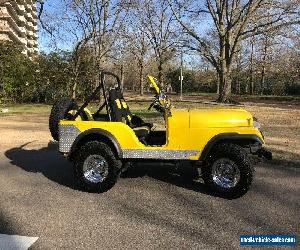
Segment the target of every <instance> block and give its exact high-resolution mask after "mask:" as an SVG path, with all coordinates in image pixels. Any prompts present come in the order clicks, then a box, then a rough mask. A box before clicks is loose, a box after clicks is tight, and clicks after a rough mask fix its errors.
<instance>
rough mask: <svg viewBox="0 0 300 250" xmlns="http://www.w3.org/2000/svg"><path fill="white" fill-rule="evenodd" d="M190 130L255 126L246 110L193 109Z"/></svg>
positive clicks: (190, 111) (190, 114)
mask: <svg viewBox="0 0 300 250" xmlns="http://www.w3.org/2000/svg"><path fill="white" fill-rule="evenodd" d="M189 116H190V128H199V127H210V128H228V127H249V126H253V118H252V115H251V114H250V113H249V112H248V111H246V110H244V109H229V108H222V109H213V108H211V109H191V110H189Z"/></svg>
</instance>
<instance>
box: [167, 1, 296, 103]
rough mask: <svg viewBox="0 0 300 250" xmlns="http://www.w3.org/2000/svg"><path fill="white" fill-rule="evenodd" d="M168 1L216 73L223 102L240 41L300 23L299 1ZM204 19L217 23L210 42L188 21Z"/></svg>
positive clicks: (226, 94) (225, 98)
mask: <svg viewBox="0 0 300 250" xmlns="http://www.w3.org/2000/svg"><path fill="white" fill-rule="evenodd" d="M167 1H168V2H169V4H170V6H171V8H172V11H173V13H174V15H175V17H176V19H177V20H178V22H179V23H180V24H181V26H182V27H183V28H184V29H185V31H186V32H187V33H188V34H189V35H190V36H191V37H192V38H193V40H194V41H195V42H196V43H194V44H191V45H189V44H188V45H187V46H188V47H190V49H193V50H196V51H198V52H199V53H200V54H201V55H202V56H204V57H205V58H206V59H207V60H208V61H209V62H210V63H211V64H212V65H213V66H214V67H215V69H216V70H217V72H218V75H219V82H220V87H221V91H220V95H219V98H218V100H219V101H220V102H228V101H229V99H230V94H231V81H232V77H231V73H232V63H233V61H234V59H235V56H236V53H237V49H238V47H239V45H240V43H241V41H243V40H245V39H248V38H250V37H253V36H255V35H259V34H262V33H265V32H267V31H270V30H276V29H280V28H282V27H285V26H287V25H294V24H300V15H299V8H300V7H299V3H298V0H286V1H271V0H247V1H240V0H205V1H204V4H201V3H200V2H199V1H195V0H191V1H178V0H176V1H175V0H174V1H172V0H167ZM295 3H298V4H295ZM203 16H205V17H207V16H208V17H209V18H210V19H211V21H212V23H213V24H214V25H213V29H212V31H211V34H212V35H210V40H208V38H209V36H205V35H203V30H202V31H201V29H200V31H199V27H192V26H191V25H189V24H188V22H187V21H186V20H187V18H193V20H194V19H196V20H200V18H203ZM189 20H191V19H189ZM213 37H215V38H217V46H213V45H212V43H211V39H212V38H213Z"/></svg>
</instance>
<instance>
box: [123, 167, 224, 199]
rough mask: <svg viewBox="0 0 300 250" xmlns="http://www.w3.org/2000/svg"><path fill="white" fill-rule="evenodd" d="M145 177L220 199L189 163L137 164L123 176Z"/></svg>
mask: <svg viewBox="0 0 300 250" xmlns="http://www.w3.org/2000/svg"><path fill="white" fill-rule="evenodd" d="M144 176H148V177H150V178H153V179H155V180H158V181H163V182H166V183H170V184H172V185H175V186H178V187H181V188H185V189H188V190H192V191H195V192H199V193H203V194H207V195H210V196H215V197H220V196H219V195H218V194H217V193H214V192H212V190H210V189H209V188H208V187H207V186H206V185H205V184H204V182H203V180H202V179H201V178H199V174H198V173H197V171H196V169H195V168H193V167H192V166H191V165H190V164H188V163H182V164H179V165H178V166H174V165H172V164H165V165H164V164H160V163H157V162H154V163H136V164H133V165H131V166H130V167H129V168H128V169H127V171H126V172H124V173H123V174H122V175H121V177H122V178H139V177H144Z"/></svg>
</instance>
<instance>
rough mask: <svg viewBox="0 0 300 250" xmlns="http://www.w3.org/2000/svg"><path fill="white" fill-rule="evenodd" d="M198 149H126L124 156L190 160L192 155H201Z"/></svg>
mask: <svg viewBox="0 0 300 250" xmlns="http://www.w3.org/2000/svg"><path fill="white" fill-rule="evenodd" d="M199 154H200V151H198V150H147V149H124V150H123V158H127V159H128V158H130V159H165V160H188V159H189V158H190V157H191V156H195V155H199Z"/></svg>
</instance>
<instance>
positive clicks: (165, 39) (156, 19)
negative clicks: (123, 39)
mask: <svg viewBox="0 0 300 250" xmlns="http://www.w3.org/2000/svg"><path fill="white" fill-rule="evenodd" d="M139 2H140V4H139V6H140V9H139V12H138V15H139V16H140V21H141V22H142V23H141V25H142V27H144V28H143V29H142V30H141V31H142V32H143V33H144V34H145V35H146V38H147V39H148V40H149V42H150V44H151V47H152V49H153V51H154V54H155V59H156V64H157V70H158V80H159V82H160V83H161V84H162V85H164V78H163V72H164V66H165V64H166V63H167V62H168V61H169V60H170V59H171V58H173V57H174V55H175V52H176V49H175V47H176V45H177V42H178V40H179V29H178V27H177V25H175V24H176V23H175V21H176V20H175V18H174V16H173V13H172V11H171V10H170V8H169V5H168V2H167V1H166V0H156V1H154V0H141V1H139ZM143 39H145V38H143Z"/></svg>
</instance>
